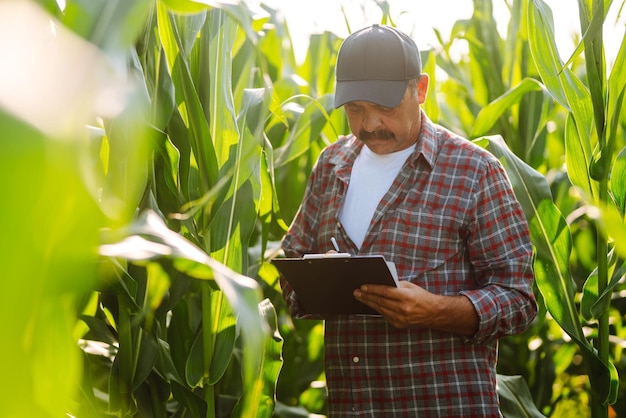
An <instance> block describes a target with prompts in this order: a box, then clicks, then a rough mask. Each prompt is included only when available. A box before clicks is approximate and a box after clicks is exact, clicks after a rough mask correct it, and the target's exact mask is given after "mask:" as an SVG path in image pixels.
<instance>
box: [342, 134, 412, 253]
mask: <svg viewBox="0 0 626 418" xmlns="http://www.w3.org/2000/svg"><path fill="white" fill-rule="evenodd" d="M414 150H415V147H409V148H407V149H403V150H401V151H396V152H393V153H391V154H383V155H379V154H376V153H375V152H373V151H372V150H370V149H369V148H368V147H367V146H363V148H362V149H361V152H360V153H359V155H358V156H357V157H356V160H355V161H354V165H353V166H352V174H351V175H350V184H349V185H348V192H347V193H346V197H345V200H344V202H343V206H342V208H341V210H340V211H339V220H340V221H341V224H342V225H343V227H344V229H345V231H346V232H347V233H348V236H349V237H350V239H351V240H352V241H353V242H354V243H355V244H356V246H357V247H358V248H361V245H363V241H364V240H365V235H366V234H367V230H368V229H369V225H370V221H371V220H372V216H374V212H375V211H376V208H377V207H378V203H379V202H380V200H381V199H382V198H383V196H384V195H385V193H387V190H389V187H391V184H392V183H393V181H394V180H395V178H396V176H397V175H398V173H399V172H400V169H401V168H402V166H403V165H404V162H405V161H406V159H407V158H408V157H409V155H411V154H412V153H413V151H414Z"/></svg>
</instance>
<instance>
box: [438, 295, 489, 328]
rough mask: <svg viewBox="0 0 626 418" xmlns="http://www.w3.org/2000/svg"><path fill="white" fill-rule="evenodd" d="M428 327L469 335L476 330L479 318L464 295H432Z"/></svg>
mask: <svg viewBox="0 0 626 418" xmlns="http://www.w3.org/2000/svg"><path fill="white" fill-rule="evenodd" d="M433 299H434V301H433V302H434V303H433V304H432V310H433V312H432V317H431V318H432V320H431V321H430V323H429V324H427V326H428V327H429V328H432V329H435V330H438V331H445V332H450V333H453V334H459V335H464V336H466V337H471V336H473V335H474V334H476V332H477V331H478V325H479V318H478V314H477V313H476V310H475V309H474V305H473V304H472V302H471V301H470V300H469V299H468V298H466V297H465V296H440V295H433Z"/></svg>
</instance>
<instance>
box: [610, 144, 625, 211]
mask: <svg viewBox="0 0 626 418" xmlns="http://www.w3.org/2000/svg"><path fill="white" fill-rule="evenodd" d="M611 192H612V193H613V198H614V199H615V203H616V205H617V207H618V208H619V210H620V212H621V214H622V215H626V147H624V148H622V150H621V151H620V152H619V154H617V158H616V159H615V162H614V163H613V169H612V170H611Z"/></svg>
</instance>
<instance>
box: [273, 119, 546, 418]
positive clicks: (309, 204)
mask: <svg viewBox="0 0 626 418" xmlns="http://www.w3.org/2000/svg"><path fill="white" fill-rule="evenodd" d="M423 116H424V117H423V122H422V129H421V133H420V137H419V140H418V143H417V146H416V150H415V153H414V154H412V155H411V156H410V157H409V158H408V160H407V161H406V163H405V164H404V167H403V168H402V169H401V171H400V173H399V175H398V176H397V178H396V179H395V180H394V183H393V185H392V186H391V188H390V189H389V191H388V192H387V194H386V195H385V196H384V197H383V199H382V201H381V202H380V204H379V205H378V208H377V209H376V212H375V214H374V216H373V219H372V221H371V224H370V227H369V230H368V232H367V236H366V237H365V241H364V242H363V245H362V247H361V249H360V250H358V249H357V248H356V247H355V245H354V244H353V243H352V241H351V240H350V238H349V237H348V236H347V234H346V232H345V231H344V230H343V228H342V226H341V223H340V222H339V220H338V213H339V209H340V208H341V205H342V202H343V199H344V197H345V195H346V190H347V188H348V183H349V181H350V171H351V168H352V164H353V162H354V159H355V158H356V156H357V155H358V153H359V151H360V149H361V147H362V146H363V145H362V143H361V142H360V141H358V140H357V139H356V138H355V137H354V136H348V137H342V138H340V139H339V140H338V141H337V142H335V143H334V144H332V145H330V146H329V147H327V149H326V150H324V151H323V152H322V154H321V155H320V157H319V160H318V162H317V164H316V166H315V168H314V170H313V173H312V174H311V177H310V180H309V184H308V187H307V190H306V193H305V196H304V200H303V202H302V206H301V208H300V210H299V212H298V214H297V215H296V217H295V219H294V222H293V224H292V225H291V227H290V229H289V232H288V234H287V235H286V237H285V239H284V241H283V248H284V250H285V254H286V255H287V256H289V257H299V256H301V255H303V254H306V253H324V252H326V251H329V250H331V249H332V248H333V247H332V244H331V241H330V238H331V237H335V238H336V239H337V241H338V243H339V247H340V248H341V249H342V251H348V252H351V253H353V254H382V255H384V256H385V258H386V259H387V260H391V261H393V262H394V263H395V264H396V268H397V270H398V275H399V278H400V280H410V281H412V282H413V283H416V284H418V285H419V286H422V287H424V288H425V289H427V290H428V291H430V292H433V293H437V294H441V295H459V294H461V295H465V296H467V297H468V298H469V299H470V300H471V302H472V303H473V305H474V308H475V309H476V312H477V313H478V316H479V319H480V324H479V330H478V332H477V333H476V334H475V335H474V336H473V337H472V338H465V337H462V336H460V335H453V334H450V333H446V332H440V331H434V330H431V329H426V328H420V327H413V328H409V329H396V328H394V327H392V326H391V325H389V324H387V322H385V321H384V320H383V319H382V318H381V317H375V316H333V317H327V318H325V320H326V321H325V367H326V379H327V385H328V413H329V416H330V417H341V418H345V417H351V416H354V417H357V416H358V417H376V418H379V417H394V418H395V417H417V416H420V417H422V416H428V417H430V416H438V417H456V416H471V417H482V416H489V417H492V416H496V417H497V416H500V412H499V408H498V398H497V394H496V370H495V365H496V359H497V339H498V338H500V337H503V336H506V335H512V334H516V333H519V332H522V331H523V330H524V329H526V328H527V327H528V325H529V324H530V322H531V321H532V319H533V318H534V316H535V314H536V309H537V308H536V302H535V298H534V295H533V290H532V281H533V273H532V267H531V265H532V264H531V261H532V247H531V243H530V240H529V234H528V227H527V224H526V221H525V218H524V214H523V212H522V210H521V208H520V205H519V203H518V202H517V200H516V199H515V196H514V194H513V192H512V189H511V186H510V183H509V181H508V178H507V175H506V173H505V171H504V169H503V168H502V166H501V165H500V163H499V162H498V161H497V159H496V158H494V157H493V156H492V155H491V154H490V153H488V152H486V151H485V150H483V149H481V148H480V147H477V146H476V145H474V144H472V143H471V142H470V141H467V140H466V139H464V138H461V137H459V136H457V135H455V134H453V133H451V132H449V131H448V130H446V129H444V128H442V127H440V126H438V125H435V124H433V123H432V122H430V121H429V120H428V119H427V118H426V117H425V115H424V114H423ZM281 283H282V286H283V294H284V296H285V299H286V300H287V303H288V305H289V307H290V309H291V313H292V315H293V316H294V317H296V318H298V317H302V316H303V312H302V310H301V309H300V307H299V305H298V300H297V296H296V295H295V294H294V292H293V291H292V289H291V288H290V287H289V286H288V285H287V283H285V282H284V281H282V282H281Z"/></svg>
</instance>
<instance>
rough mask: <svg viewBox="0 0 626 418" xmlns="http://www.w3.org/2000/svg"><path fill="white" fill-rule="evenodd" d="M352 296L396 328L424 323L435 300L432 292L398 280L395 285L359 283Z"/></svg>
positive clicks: (430, 313) (429, 318) (430, 316)
mask: <svg viewBox="0 0 626 418" xmlns="http://www.w3.org/2000/svg"><path fill="white" fill-rule="evenodd" d="M354 297H356V298H357V300H359V301H360V302H362V303H363V304H365V305H367V306H369V307H370V308H372V309H374V310H376V311H377V312H379V313H380V314H381V315H382V316H383V318H385V320H386V321H387V322H389V323H390V324H391V325H393V326H394V327H396V328H407V327H411V326H414V325H421V326H428V324H429V322H430V320H431V318H432V314H433V313H432V312H431V310H430V307H432V306H433V304H435V303H436V302H435V301H434V298H435V297H436V295H434V294H432V293H430V292H428V291H427V290H425V289H424V288H422V287H420V286H418V285H416V284H413V283H411V282H408V281H405V280H402V281H400V282H399V283H398V287H397V288H395V287H391V286H384V285H363V286H361V287H360V288H359V289H356V290H355V291H354Z"/></svg>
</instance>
